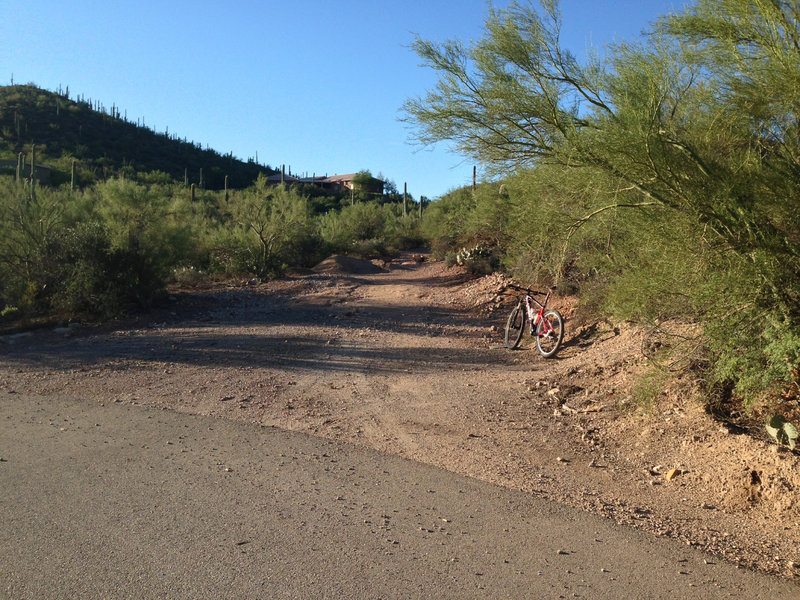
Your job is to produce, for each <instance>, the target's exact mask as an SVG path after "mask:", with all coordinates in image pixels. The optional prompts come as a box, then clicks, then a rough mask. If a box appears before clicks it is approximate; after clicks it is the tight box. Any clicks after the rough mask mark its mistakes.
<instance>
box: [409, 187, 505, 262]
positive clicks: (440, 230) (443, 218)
mask: <svg viewBox="0 0 800 600" xmlns="http://www.w3.org/2000/svg"><path fill="white" fill-rule="evenodd" d="M501 187H502V186H499V185H494V184H482V185H480V186H478V187H477V189H475V190H473V189H471V188H461V189H458V190H453V191H451V192H449V193H448V194H446V195H445V196H443V197H442V198H440V199H439V200H437V201H436V202H434V203H432V204H430V205H429V206H428V207H427V209H426V210H425V212H424V214H423V216H422V221H421V223H420V231H421V233H422V234H423V235H424V236H425V237H426V238H427V239H428V240H430V243H431V246H432V249H433V252H434V254H435V255H436V256H437V257H439V258H442V257H443V256H445V255H446V254H447V253H448V252H451V251H452V252H455V251H458V250H459V249H460V248H462V247H465V246H469V245H473V246H474V245H479V244H480V245H483V246H486V247H487V248H489V249H491V250H492V251H495V250H502V249H504V247H505V245H506V243H507V242H508V240H509V239H510V238H511V235H510V233H509V208H510V199H509V196H508V193H507V192H506V191H505V190H504V189H502V190H501Z"/></svg>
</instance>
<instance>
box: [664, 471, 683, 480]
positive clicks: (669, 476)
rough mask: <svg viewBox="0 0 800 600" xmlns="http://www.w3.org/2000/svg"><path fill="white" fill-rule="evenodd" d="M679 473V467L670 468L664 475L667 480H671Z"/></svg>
mask: <svg viewBox="0 0 800 600" xmlns="http://www.w3.org/2000/svg"><path fill="white" fill-rule="evenodd" d="M680 474H681V472H680V470H679V469H670V470H669V471H667V474H666V475H665V476H664V477H666V479H667V481H672V480H673V479H675V478H676V477H677V476H678V475H680Z"/></svg>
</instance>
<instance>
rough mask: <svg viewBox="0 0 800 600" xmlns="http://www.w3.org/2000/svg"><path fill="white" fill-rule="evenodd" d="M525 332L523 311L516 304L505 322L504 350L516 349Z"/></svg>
mask: <svg viewBox="0 0 800 600" xmlns="http://www.w3.org/2000/svg"><path fill="white" fill-rule="evenodd" d="M524 332H525V310H524V309H523V307H522V303H520V304H517V305H516V306H515V307H514V310H512V311H511V314H510V315H509V316H508V321H506V348H516V347H517V346H519V342H520V340H521V339H522V334H523V333H524Z"/></svg>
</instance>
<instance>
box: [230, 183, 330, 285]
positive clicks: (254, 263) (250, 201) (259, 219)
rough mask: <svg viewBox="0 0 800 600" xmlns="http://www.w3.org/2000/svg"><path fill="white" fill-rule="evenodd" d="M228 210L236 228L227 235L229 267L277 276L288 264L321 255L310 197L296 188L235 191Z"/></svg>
mask: <svg viewBox="0 0 800 600" xmlns="http://www.w3.org/2000/svg"><path fill="white" fill-rule="evenodd" d="M229 210H230V212H231V217H232V219H233V221H234V223H235V224H236V225H237V229H236V230H234V231H233V232H230V233H229V234H228V235H227V237H226V242H227V244H226V246H227V251H226V252H227V256H228V265H227V266H226V267H225V268H226V269H230V270H233V271H237V270H238V271H244V272H249V273H253V274H255V275H258V276H259V277H267V278H270V277H276V276H278V275H279V274H280V273H281V272H282V271H283V269H284V268H285V266H286V265H297V264H303V265H306V266H310V265H309V263H310V262H313V260H315V259H317V258H319V253H318V248H319V243H318V239H319V238H318V234H317V230H316V224H315V222H314V220H313V219H312V214H311V212H310V210H309V206H308V201H307V199H306V198H305V197H303V196H300V195H298V194H297V193H296V192H295V191H294V190H291V189H290V190H288V191H287V190H284V189H282V188H269V187H267V185H266V181H265V180H263V179H259V181H258V182H257V183H256V185H255V186H253V187H252V188H249V189H247V190H244V191H243V192H240V193H235V194H233V196H232V197H231V200H230V205H229Z"/></svg>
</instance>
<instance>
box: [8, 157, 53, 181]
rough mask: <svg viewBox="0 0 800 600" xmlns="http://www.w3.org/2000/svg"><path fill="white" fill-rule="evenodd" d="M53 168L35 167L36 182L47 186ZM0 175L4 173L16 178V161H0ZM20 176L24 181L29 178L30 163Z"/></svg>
mask: <svg viewBox="0 0 800 600" xmlns="http://www.w3.org/2000/svg"><path fill="white" fill-rule="evenodd" d="M52 171H53V168H52V167H51V166H49V165H42V164H37V165H36V181H37V182H39V183H41V184H43V185H49V184H50V174H51V173H52ZM0 173H5V174H8V175H13V176H16V173H17V161H16V160H6V159H3V160H0ZM22 176H23V177H24V178H25V179H30V176H31V165H30V163H28V164H26V165H25V169H24V172H23V173H22Z"/></svg>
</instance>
